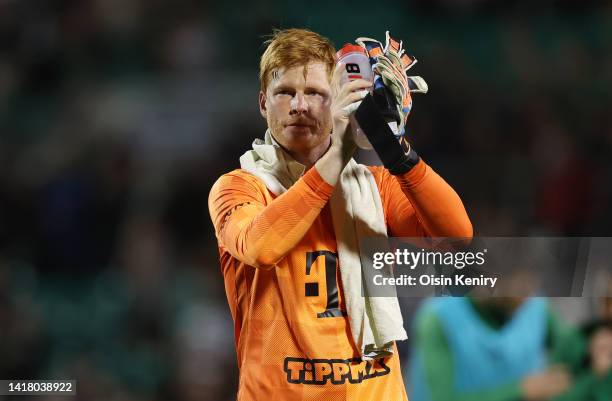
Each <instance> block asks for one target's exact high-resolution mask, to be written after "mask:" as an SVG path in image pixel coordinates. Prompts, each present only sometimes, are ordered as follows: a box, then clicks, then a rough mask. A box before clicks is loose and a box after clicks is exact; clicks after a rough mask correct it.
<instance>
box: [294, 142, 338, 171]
mask: <svg viewBox="0 0 612 401" xmlns="http://www.w3.org/2000/svg"><path fill="white" fill-rule="evenodd" d="M330 145H331V136H330V137H329V140H327V141H323V142H321V143H320V144H319V145H317V146H315V147H314V148H310V149H305V150H299V151H290V150H287V149H285V150H286V151H287V153H289V155H291V157H292V158H293V159H294V160H295V161H297V162H299V163H301V164H303V165H304V166H305V167H306V170H309V169H310V168H311V167H312V166H314V164H315V163H316V162H317V160H319V159H320V158H321V156H323V155H324V154H325V153H326V152H327V149H329V146H330Z"/></svg>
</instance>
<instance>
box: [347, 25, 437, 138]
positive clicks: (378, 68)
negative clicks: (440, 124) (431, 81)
mask: <svg viewBox="0 0 612 401" xmlns="http://www.w3.org/2000/svg"><path fill="white" fill-rule="evenodd" d="M355 41H356V42H357V44H359V45H361V46H362V47H363V48H364V49H365V51H366V53H367V54H368V56H369V57H370V64H371V65H372V70H373V71H374V73H375V78H374V89H375V90H376V89H380V88H381V87H382V86H384V87H386V88H387V89H388V90H389V91H391V93H392V94H393V96H394V98H395V108H396V113H395V118H394V119H395V122H396V124H397V129H396V130H394V131H395V132H394V133H395V135H396V136H397V137H398V139H399V137H401V136H403V135H404V134H405V126H406V121H407V120H408V115H409V114H410V111H411V109H412V96H411V93H427V91H428V87H427V83H426V82H425V80H424V79H423V78H421V77H419V76H407V75H406V71H408V70H409V69H410V68H412V67H413V66H414V65H415V64H416V62H417V60H416V58H414V57H413V56H409V55H408V54H406V52H405V51H404V49H403V48H402V42H401V41H400V42H398V41H397V40H395V39H393V38H392V37H391V36H390V35H389V31H387V32H386V45H385V47H384V48H383V46H382V43H380V42H379V41H377V40H374V39H370V38H361V37H360V38H357V39H356V40H355Z"/></svg>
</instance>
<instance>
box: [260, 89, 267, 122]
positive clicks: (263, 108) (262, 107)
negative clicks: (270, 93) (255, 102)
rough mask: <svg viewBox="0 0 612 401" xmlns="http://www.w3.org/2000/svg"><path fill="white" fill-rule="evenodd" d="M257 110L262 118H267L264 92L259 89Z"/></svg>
mask: <svg viewBox="0 0 612 401" xmlns="http://www.w3.org/2000/svg"><path fill="white" fill-rule="evenodd" d="M259 112H260V113H261V116H262V117H263V118H265V119H267V118H268V110H267V109H266V94H265V93H264V92H263V91H259Z"/></svg>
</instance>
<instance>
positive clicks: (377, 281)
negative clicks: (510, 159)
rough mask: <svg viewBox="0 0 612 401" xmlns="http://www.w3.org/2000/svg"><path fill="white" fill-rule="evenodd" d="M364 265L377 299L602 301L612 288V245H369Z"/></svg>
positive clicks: (409, 241)
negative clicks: (611, 286) (608, 285)
mask: <svg viewBox="0 0 612 401" xmlns="http://www.w3.org/2000/svg"><path fill="white" fill-rule="evenodd" d="M360 258H361V266H362V278H363V280H362V283H363V286H362V294H363V295H364V296H374V297H377V296H378V297H387V296H399V297H427V296H447V295H453V296H464V295H473V296H478V297H524V296H533V295H539V296H551V297H599V296H603V295H602V291H603V290H601V289H599V287H601V285H600V283H605V282H608V281H609V280H612V263H611V262H610V261H611V260H612V238H610V237H477V238H473V239H470V240H465V239H461V238H426V239H423V238H389V239H382V240H381V239H366V240H363V241H361V242H360ZM606 296H610V294H608V295H606Z"/></svg>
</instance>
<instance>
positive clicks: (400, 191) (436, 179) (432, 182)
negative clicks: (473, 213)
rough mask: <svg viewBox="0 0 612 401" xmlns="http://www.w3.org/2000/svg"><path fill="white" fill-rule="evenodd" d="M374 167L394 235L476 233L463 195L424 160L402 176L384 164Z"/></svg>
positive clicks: (468, 236)
mask: <svg viewBox="0 0 612 401" xmlns="http://www.w3.org/2000/svg"><path fill="white" fill-rule="evenodd" d="M370 171H372V173H373V174H374V177H375V179H376V183H377V184H378V188H379V191H380V195H381V199H382V202H383V208H384V213H385V220H386V222H387V227H388V228H389V234H390V235H391V236H395V237H422V236H428V237H454V238H471V237H472V235H473V231H472V223H471V222H470V219H469V217H468V215H467V212H466V211H465V208H464V207H463V203H462V202H461V199H460V198H459V195H457V193H456V192H455V191H454V190H453V188H451V186H450V185H448V183H446V181H444V179H442V177H440V176H439V175H438V174H437V173H436V172H435V171H433V170H432V168H431V167H429V166H428V165H427V164H426V163H425V162H424V161H423V160H420V161H419V163H418V164H417V165H416V166H414V167H413V168H412V169H411V170H410V171H408V172H407V173H405V174H403V175H401V176H393V175H391V174H390V173H389V172H388V171H387V170H386V169H385V168H384V167H370Z"/></svg>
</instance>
